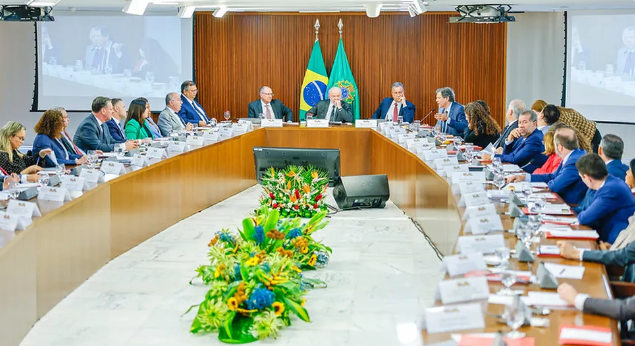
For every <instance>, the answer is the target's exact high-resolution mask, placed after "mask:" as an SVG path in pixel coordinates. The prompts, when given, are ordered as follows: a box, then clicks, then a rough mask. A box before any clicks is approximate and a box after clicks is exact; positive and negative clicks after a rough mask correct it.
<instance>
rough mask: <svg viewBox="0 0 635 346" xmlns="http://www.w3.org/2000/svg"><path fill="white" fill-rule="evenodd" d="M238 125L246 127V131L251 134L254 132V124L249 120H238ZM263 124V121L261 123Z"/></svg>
mask: <svg viewBox="0 0 635 346" xmlns="http://www.w3.org/2000/svg"><path fill="white" fill-rule="evenodd" d="M262 120H280V121H282V119H262ZM238 124H239V125H244V126H245V129H246V130H245V131H246V132H249V131H253V130H254V123H252V122H251V121H249V120H238ZM261 124H262V121H261Z"/></svg>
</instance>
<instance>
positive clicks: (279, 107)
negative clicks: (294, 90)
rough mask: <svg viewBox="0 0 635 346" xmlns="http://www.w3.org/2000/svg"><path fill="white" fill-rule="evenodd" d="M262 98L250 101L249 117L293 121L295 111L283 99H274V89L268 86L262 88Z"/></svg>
mask: <svg viewBox="0 0 635 346" xmlns="http://www.w3.org/2000/svg"><path fill="white" fill-rule="evenodd" d="M259 93H260V100H256V101H254V102H251V103H249V106H248V108H247V114H248V117H249V118H260V115H261V114H262V118H263V119H283V120H286V121H287V122H292V121H293V112H292V111H291V109H289V108H288V107H287V106H285V105H284V104H283V103H282V101H280V100H274V99H273V91H272V90H271V88H270V87H268V86H263V87H262V88H260V91H259Z"/></svg>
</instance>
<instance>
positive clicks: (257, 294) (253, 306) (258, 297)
mask: <svg viewBox="0 0 635 346" xmlns="http://www.w3.org/2000/svg"><path fill="white" fill-rule="evenodd" d="M275 297H276V295H275V294H273V292H271V291H269V290H268V289H266V288H256V289H255V290H254V292H253V293H252V294H251V297H249V299H247V301H246V302H245V303H246V304H247V309H249V310H262V309H265V308H268V307H270V306H271V304H273V301H274V299H275Z"/></svg>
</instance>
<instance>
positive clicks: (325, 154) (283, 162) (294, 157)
mask: <svg viewBox="0 0 635 346" xmlns="http://www.w3.org/2000/svg"><path fill="white" fill-rule="evenodd" d="M254 163H255V165H256V179H257V180H258V183H259V184H262V176H263V175H264V174H265V170H267V169H269V168H270V167H273V168H275V169H282V168H286V167H287V166H289V165H295V166H309V165H311V166H313V167H316V168H321V169H324V170H325V171H326V172H327V173H328V176H329V185H331V186H333V183H334V182H335V181H336V180H337V179H338V178H339V177H340V150H339V149H309V148H269V147H254Z"/></svg>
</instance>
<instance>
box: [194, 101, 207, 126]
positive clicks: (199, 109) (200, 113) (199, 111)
mask: <svg viewBox="0 0 635 346" xmlns="http://www.w3.org/2000/svg"><path fill="white" fill-rule="evenodd" d="M192 106H193V107H194V109H195V110H196V113H198V116H199V117H201V120H203V121H204V122H207V121H208V120H209V119H207V116H206V115H205V112H204V111H203V110H202V109H201V108H200V107H199V106H198V105H197V104H196V101H192Z"/></svg>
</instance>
